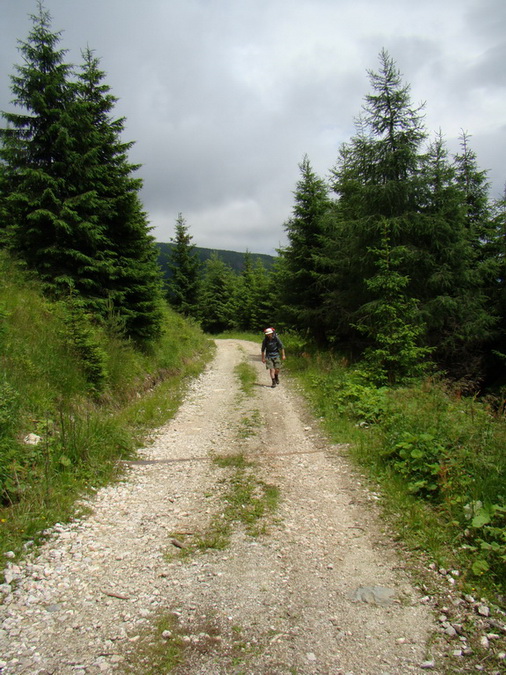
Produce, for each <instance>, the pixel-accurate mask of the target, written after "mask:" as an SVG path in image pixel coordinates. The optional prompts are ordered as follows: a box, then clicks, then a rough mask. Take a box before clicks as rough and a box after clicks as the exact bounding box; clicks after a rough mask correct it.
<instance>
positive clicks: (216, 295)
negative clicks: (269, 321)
mask: <svg viewBox="0 0 506 675" xmlns="http://www.w3.org/2000/svg"><path fill="white" fill-rule="evenodd" d="M236 284H237V277H236V275H235V274H234V272H233V270H232V268H231V267H229V266H228V265H227V264H226V263H225V262H223V260H221V259H220V258H219V257H218V254H217V253H215V252H213V253H212V254H211V257H210V258H209V259H208V260H206V263H205V266H204V274H203V278H202V285H201V289H200V298H199V319H200V322H201V325H202V328H203V329H204V330H205V331H207V332H209V333H219V332H221V331H224V330H230V329H232V328H236V316H237V307H236V293H235V288H236Z"/></svg>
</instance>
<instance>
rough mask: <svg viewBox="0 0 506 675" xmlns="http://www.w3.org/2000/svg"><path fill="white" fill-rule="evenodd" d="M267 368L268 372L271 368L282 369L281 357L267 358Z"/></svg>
mask: <svg viewBox="0 0 506 675" xmlns="http://www.w3.org/2000/svg"><path fill="white" fill-rule="evenodd" d="M265 367H266V368H267V370H270V369H271V368H275V369H278V368H281V357H280V356H267V357H266V359H265Z"/></svg>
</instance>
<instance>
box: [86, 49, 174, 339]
mask: <svg viewBox="0 0 506 675" xmlns="http://www.w3.org/2000/svg"><path fill="white" fill-rule="evenodd" d="M83 57H84V62H83V65H82V67H81V71H80V74H79V84H78V100H79V104H80V106H81V109H82V111H83V116H85V117H86V121H87V131H88V132H89V133H87V134H86V135H84V134H81V136H80V142H81V154H82V155H83V156H85V157H86V158H87V163H88V169H89V170H90V175H91V176H92V177H93V176H94V178H93V180H92V181H91V187H92V189H94V190H95V199H96V202H95V214H96V215H97V217H98V220H99V223H100V225H101V234H102V236H103V244H102V248H101V251H100V252H99V254H98V261H99V264H100V269H99V273H100V279H101V284H102V288H103V294H105V295H106V297H107V298H108V301H109V302H111V303H112V307H113V309H114V311H116V312H117V313H119V315H120V317H121V318H122V319H123V320H124V323H125V331H126V334H127V335H129V336H130V337H132V338H134V339H136V340H141V341H146V340H151V339H153V338H155V337H157V336H158V335H159V333H160V331H161V321H162V312H161V302H162V295H163V294H162V276H161V271H160V268H159V266H158V262H157V259H158V254H157V250H156V247H155V245H154V238H153V237H152V236H151V234H150V229H151V228H150V227H149V224H148V221H147V216H146V213H145V212H144V210H143V207H142V204H141V201H140V197H139V192H140V190H141V187H142V180H141V179H140V178H136V177H135V176H134V173H135V171H136V170H137V169H138V168H139V165H136V164H132V163H131V162H130V161H129V158H128V151H129V150H130V148H131V147H132V145H133V143H132V142H125V141H123V140H122V139H121V134H122V133H123V131H124V125H125V120H124V118H118V119H114V118H113V117H112V116H111V113H112V111H113V109H114V105H115V103H116V100H117V99H116V98H115V97H114V96H113V95H111V93H110V88H109V87H108V86H107V85H106V84H104V83H103V80H104V77H105V73H104V72H103V71H102V70H101V69H100V67H99V65H100V62H99V60H98V59H97V58H96V57H95V56H94V55H93V52H92V51H91V50H89V49H88V50H86V51H85V52H84V54H83Z"/></svg>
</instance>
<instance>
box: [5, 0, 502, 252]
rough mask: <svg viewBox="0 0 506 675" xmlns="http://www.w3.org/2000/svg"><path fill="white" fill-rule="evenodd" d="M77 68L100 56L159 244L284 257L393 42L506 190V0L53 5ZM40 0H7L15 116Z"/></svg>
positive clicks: (59, 0)
mask: <svg viewBox="0 0 506 675" xmlns="http://www.w3.org/2000/svg"><path fill="white" fill-rule="evenodd" d="M45 6H46V8H47V9H48V10H49V12H50V13H51V16H52V26H53V29H54V30H55V31H59V30H61V31H63V32H62V38H61V42H60V46H61V47H63V48H66V49H68V54H67V61H68V62H70V63H75V64H80V63H81V50H82V49H83V48H85V47H87V46H89V47H90V48H91V49H93V50H95V54H96V56H98V57H99V58H100V59H101V66H102V68H103V70H105V72H106V73H107V77H106V83H107V84H108V85H109V86H110V88H111V92H112V93H113V94H114V95H115V96H117V97H118V98H119V101H118V104H117V106H116V109H115V116H116V117H121V116H125V117H126V133H125V140H132V141H135V146H134V148H133V149H132V151H131V159H132V161H135V162H139V163H141V164H142V165H143V166H142V169H141V170H140V175H141V177H142V178H143V180H144V188H143V191H142V195H141V196H142V201H143V203H144V207H145V209H146V211H147V212H148V214H149V219H150V222H151V225H152V226H153V228H154V229H153V234H154V236H155V237H156V239H157V240H158V241H164V242H167V241H170V239H171V237H172V236H173V234H174V223H175V220H176V217H177V215H178V213H179V212H181V213H182V214H183V216H184V217H185V219H186V222H187V224H188V226H189V229H190V233H191V234H192V236H193V241H194V243H195V244H196V245H197V246H203V247H207V248H217V249H229V250H235V251H245V250H249V251H252V252H256V253H271V254H272V253H274V252H275V249H276V248H278V247H279V246H282V245H284V244H285V243H286V239H285V232H284V226H283V223H284V222H285V221H286V220H287V219H288V218H289V217H290V214H291V210H292V206H293V190H294V188H295V184H296V182H297V180H298V178H299V168H298V165H299V163H300V161H301V160H302V158H303V156H304V155H305V154H307V155H308V157H309V159H310V161H311V164H312V166H313V168H314V169H315V171H316V172H317V173H318V174H320V175H321V176H322V177H327V176H328V173H329V170H330V169H331V168H332V167H333V166H334V164H335V162H336V158H337V155H338V149H339V147H340V145H341V144H342V143H343V142H346V141H348V140H349V139H350V137H351V136H352V135H353V133H354V130H355V128H354V119H355V118H356V117H357V115H358V114H359V113H360V110H361V106H362V104H363V101H364V97H365V95H366V94H367V93H369V91H370V83H369V79H368V76H367V70H370V69H372V70H376V69H377V67H378V54H379V52H380V50H381V49H382V48H385V49H386V50H387V51H388V52H389V53H390V55H391V56H392V57H393V59H394V60H395V62H396V64H397V66H398V68H399V69H400V71H401V72H402V74H403V77H404V81H405V82H407V83H409V84H410V85H411V94H412V101H413V103H414V104H419V103H422V102H425V103H426V109H425V112H426V127H427V131H428V132H429V133H430V134H433V133H434V132H436V131H437V130H438V129H441V130H442V132H443V134H444V136H445V138H446V140H447V143H448V147H449V148H450V150H451V151H456V150H457V148H458V138H459V135H460V134H461V131H462V130H464V131H465V132H467V133H468V134H470V136H471V147H472V149H473V150H475V151H476V153H477V155H478V161H479V165H480V167H481V168H482V169H486V170H488V171H489V179H490V181H491V184H492V195H493V196H494V197H495V196H498V195H499V194H500V193H502V191H503V187H504V184H505V182H506V67H505V65H504V64H505V63H506V0H418V1H417V2H416V3H414V2H412V0H45ZM36 7H37V5H36V0H0V10H1V13H0V27H1V40H0V109H1V110H8V109H10V108H11V106H10V100H11V99H12V94H11V91H10V77H9V76H10V75H11V74H12V73H13V65H14V64H17V63H20V62H21V55H20V54H19V51H18V40H25V39H26V37H27V36H28V33H29V31H30V29H31V26H32V23H31V20H30V18H29V14H31V13H35V12H36Z"/></svg>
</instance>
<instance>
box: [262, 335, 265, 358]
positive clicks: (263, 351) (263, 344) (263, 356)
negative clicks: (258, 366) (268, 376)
mask: <svg viewBox="0 0 506 675" xmlns="http://www.w3.org/2000/svg"><path fill="white" fill-rule="evenodd" d="M262 363H265V338H264V339H263V340H262Z"/></svg>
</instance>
